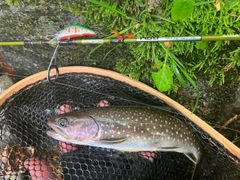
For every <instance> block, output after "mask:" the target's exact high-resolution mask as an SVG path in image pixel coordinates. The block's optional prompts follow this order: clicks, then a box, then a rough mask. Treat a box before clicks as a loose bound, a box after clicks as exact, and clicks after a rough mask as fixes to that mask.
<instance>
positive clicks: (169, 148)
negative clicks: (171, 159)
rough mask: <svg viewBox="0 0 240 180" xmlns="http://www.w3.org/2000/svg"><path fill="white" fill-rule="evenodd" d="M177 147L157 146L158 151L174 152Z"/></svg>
mask: <svg viewBox="0 0 240 180" xmlns="http://www.w3.org/2000/svg"><path fill="white" fill-rule="evenodd" d="M178 148H179V147H174V146H172V147H159V148H158V150H159V151H168V152H176V151H177V149H178Z"/></svg>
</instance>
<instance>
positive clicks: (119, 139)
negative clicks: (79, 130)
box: [98, 137, 127, 144]
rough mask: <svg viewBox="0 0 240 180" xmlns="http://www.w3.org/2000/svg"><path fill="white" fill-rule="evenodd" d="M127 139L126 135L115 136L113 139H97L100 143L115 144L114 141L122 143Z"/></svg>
mask: <svg viewBox="0 0 240 180" xmlns="http://www.w3.org/2000/svg"><path fill="white" fill-rule="evenodd" d="M126 140H127V137H124V138H115V139H113V138H112V139H100V140H98V141H99V142H101V143H106V144H116V143H122V142H124V141H126Z"/></svg>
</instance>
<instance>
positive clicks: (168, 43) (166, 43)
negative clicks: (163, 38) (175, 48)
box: [164, 42, 172, 48]
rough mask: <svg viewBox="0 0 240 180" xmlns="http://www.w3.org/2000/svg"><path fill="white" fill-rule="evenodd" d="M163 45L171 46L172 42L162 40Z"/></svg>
mask: <svg viewBox="0 0 240 180" xmlns="http://www.w3.org/2000/svg"><path fill="white" fill-rule="evenodd" d="M164 45H165V46H166V47H167V48H168V47H171V46H172V42H164Z"/></svg>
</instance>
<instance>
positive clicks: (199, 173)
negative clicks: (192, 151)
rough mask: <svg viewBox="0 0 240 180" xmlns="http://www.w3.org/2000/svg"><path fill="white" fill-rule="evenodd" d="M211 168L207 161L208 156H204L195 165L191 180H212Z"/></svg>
mask: <svg viewBox="0 0 240 180" xmlns="http://www.w3.org/2000/svg"><path fill="white" fill-rule="evenodd" d="M210 174H211V172H210V166H209V163H208V161H207V156H206V155H205V154H202V155H201V157H200V159H199V161H198V162H196V163H195V165H194V168H193V172H192V177H191V180H194V179H202V178H204V179H211V178H210Z"/></svg>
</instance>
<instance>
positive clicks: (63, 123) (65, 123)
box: [58, 118, 69, 127]
mask: <svg viewBox="0 0 240 180" xmlns="http://www.w3.org/2000/svg"><path fill="white" fill-rule="evenodd" d="M58 124H59V125H60V126H62V127H67V126H68V124H69V123H68V120H67V118H60V119H58Z"/></svg>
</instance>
